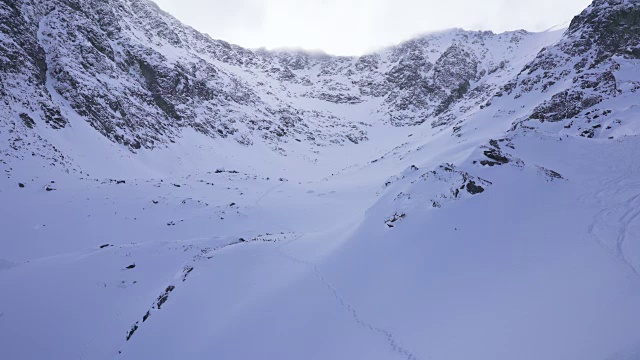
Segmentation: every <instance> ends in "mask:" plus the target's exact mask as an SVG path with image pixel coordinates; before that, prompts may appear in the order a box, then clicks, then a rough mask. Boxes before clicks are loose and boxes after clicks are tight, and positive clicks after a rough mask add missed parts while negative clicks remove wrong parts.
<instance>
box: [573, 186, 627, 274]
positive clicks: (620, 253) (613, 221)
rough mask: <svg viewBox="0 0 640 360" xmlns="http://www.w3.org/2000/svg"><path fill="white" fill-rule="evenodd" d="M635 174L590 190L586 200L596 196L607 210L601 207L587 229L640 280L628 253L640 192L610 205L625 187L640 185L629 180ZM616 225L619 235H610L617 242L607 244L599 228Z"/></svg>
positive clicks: (593, 237) (599, 243)
mask: <svg viewBox="0 0 640 360" xmlns="http://www.w3.org/2000/svg"><path fill="white" fill-rule="evenodd" d="M632 178H633V177H632V176H631V175H629V174H625V175H623V176H620V177H617V178H615V179H613V180H609V181H603V182H602V183H601V185H603V186H604V188H603V189H600V190H598V191H596V192H593V193H590V194H588V195H586V196H584V197H582V199H581V200H582V201H583V202H586V200H587V199H590V198H595V199H596V200H597V202H598V204H599V205H600V206H603V207H604V209H602V210H600V211H599V212H598V213H596V215H595V216H594V217H593V220H592V221H591V224H590V225H589V227H588V229H587V232H588V234H589V236H590V237H591V238H592V239H593V240H594V241H595V242H596V243H597V244H598V245H599V246H601V247H602V248H604V249H605V250H607V251H608V252H610V253H613V255H614V256H616V257H617V258H618V259H619V260H620V261H621V262H622V263H624V265H625V266H626V267H628V268H629V269H630V270H631V271H632V272H633V274H634V275H635V277H636V278H637V279H638V280H640V270H639V269H638V267H637V266H636V265H635V264H634V263H633V261H632V260H631V259H630V258H629V256H628V255H627V254H626V253H625V250H624V245H625V242H626V241H627V240H628V237H629V229H630V227H631V226H632V225H633V224H635V223H636V221H637V220H638V218H640V193H636V194H635V195H632V196H630V197H627V198H626V199H625V200H623V201H621V202H616V203H615V204H613V205H607V204H608V203H610V202H611V200H609V199H612V198H615V197H616V196H617V195H619V194H620V193H621V192H622V190H627V189H633V188H640V182H632V183H629V181H628V180H629V179H632ZM607 225H608V226H612V225H613V226H615V228H616V232H617V234H615V235H613V236H607V238H611V239H613V240H614V241H615V243H612V244H609V243H607V242H606V241H605V240H604V239H603V238H602V237H601V236H600V235H598V232H599V231H602V232H606V231H607V229H606V227H607Z"/></svg>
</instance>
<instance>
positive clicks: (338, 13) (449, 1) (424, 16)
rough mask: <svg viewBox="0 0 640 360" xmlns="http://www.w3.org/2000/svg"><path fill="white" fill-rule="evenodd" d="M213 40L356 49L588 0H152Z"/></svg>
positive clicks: (537, 22) (537, 21)
mask: <svg viewBox="0 0 640 360" xmlns="http://www.w3.org/2000/svg"><path fill="white" fill-rule="evenodd" d="M154 1H155V2H156V3H157V4H158V5H160V7H161V8H162V9H164V10H166V11H167V12H169V13H171V14H172V15H174V16H176V17H177V18H178V19H180V20H181V21H182V22H184V23H186V24H188V25H190V26H192V27H194V28H196V29H197V30H199V31H201V32H205V33H208V34H209V35H211V37H213V38H215V39H222V40H226V41H228V42H231V43H234V44H238V45H242V46H244V47H249V48H258V47H267V48H269V49H272V48H280V47H301V48H305V49H309V50H323V51H325V52H328V53H331V54H337V55H360V54H363V53H365V52H368V51H372V50H375V49H378V48H380V47H383V46H387V45H392V44H396V43H398V42H400V41H403V40H407V39H410V38H411V37H413V36H415V35H418V34H420V33H424V32H429V31H434V30H442V29H449V28H453V27H461V28H464V29H468V30H493V31H495V32H502V31H506V30H516V29H526V30H530V31H544V30H546V29H548V28H550V27H552V26H555V25H558V24H561V23H564V22H565V21H568V20H571V18H572V17H573V16H574V15H576V14H578V13H580V12H581V11H582V10H583V9H584V8H585V7H587V5H589V3H590V2H591V0H154Z"/></svg>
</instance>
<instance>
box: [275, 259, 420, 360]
mask: <svg viewBox="0 0 640 360" xmlns="http://www.w3.org/2000/svg"><path fill="white" fill-rule="evenodd" d="M277 251H278V253H279V254H280V255H282V256H283V257H284V258H286V259H288V260H290V261H292V262H295V263H298V264H301V265H304V266H308V267H310V268H311V269H312V270H313V272H314V275H315V276H316V277H317V278H318V279H319V280H320V282H322V284H323V285H324V286H325V287H326V288H327V289H328V290H329V292H331V294H332V295H333V297H334V298H335V299H336V300H337V302H338V303H339V304H340V306H341V307H342V308H344V309H345V310H346V311H347V312H348V313H349V314H350V315H351V317H352V318H353V320H354V321H355V322H356V323H357V324H358V325H359V326H361V327H363V328H365V329H366V330H369V331H372V332H375V333H377V334H379V335H382V336H383V337H384V338H385V340H386V341H387V343H388V344H389V346H390V347H391V349H392V350H393V351H394V352H395V353H397V354H398V355H400V356H402V358H404V359H407V360H419V359H420V358H419V357H418V356H416V355H415V354H414V353H412V352H411V351H410V350H409V349H407V348H405V347H404V346H402V345H400V342H399V341H398V340H397V338H396V337H395V335H393V333H391V332H390V331H388V330H386V329H383V328H381V327H379V326H376V325H373V324H372V323H370V322H368V321H366V320H365V319H363V318H362V316H360V314H359V313H358V311H357V310H356V309H355V308H354V307H353V306H351V304H349V303H348V302H347V301H346V300H345V298H344V297H342V296H341V295H340V293H339V292H338V290H337V289H336V288H335V287H334V286H333V285H331V283H330V282H329V280H327V278H326V277H325V276H324V274H322V272H321V271H320V269H319V268H318V266H317V265H316V264H314V263H312V262H309V261H305V260H300V259H298V258H295V257H293V256H291V255H289V254H286V253H285V252H283V251H282V250H281V248H278V249H277Z"/></svg>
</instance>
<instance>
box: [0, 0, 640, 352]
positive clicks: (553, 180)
mask: <svg viewBox="0 0 640 360" xmlns="http://www.w3.org/2000/svg"><path fill="white" fill-rule="evenodd" d="M603 4H611V6H613V5H616V6H632V5H633V6H635V5H634V4H636V3H635V2H620V1H616V0H610V1H608V2H605V1H604V0H598V1H596V2H595V3H594V5H593V6H592V7H590V8H589V9H587V10H586V11H585V13H583V15H584V16H583V17H588V15H590V14H593V13H598V9H600V10H602V8H601V7H602V6H604V5H603ZM599 7H600V8H599ZM577 23H579V22H578V21H576V22H575V24H577ZM572 26H574V25H573V24H572ZM575 26H578V25H575ZM581 29H582V28H581ZM579 30H580V29H579ZM583 30H584V29H583ZM453 33H454V35H450V34H449V33H445V34H441V35H437V36H440V37H443V38H446V39H445V40H441V41H442V42H443V43H438V45H437V46H435V45H433V44H431V45H424V46H425V47H424V49H427V50H424V52H425V53H428V49H430V47H429V46H435V47H436V49H435V50H434V53H438V52H440V51H445V49H447V48H448V47H449V45H448V44H449V41H452V40H451V39H450V38H448V37H449V36H454V37H457V36H463V37H464V33H460V32H459V31H457V30H456V31H454V32H453ZM581 33H586V32H584V31H583V32H577V31H575V28H574V29H573V31H571V32H569V35H567V34H565V35H564V36H563V37H562V39H560V37H561V35H562V34H560V33H545V34H537V35H535V34H530V38H531V39H538V40H535V41H534V40H531V43H529V44H528V45H526V46H524V47H523V48H522V49H521V51H522V52H521V57H519V58H514V59H512V61H510V62H509V64H511V65H504V66H505V67H506V69H507V70H505V72H503V73H500V72H497V73H495V74H498V75H495V77H492V78H484V79H483V80H482V81H483V82H484V84H485V85H486V87H483V88H484V89H485V90H487V89H489V90H487V93H486V94H480V95H478V94H477V93H474V92H473V90H472V91H470V93H467V94H465V95H464V96H463V97H462V98H460V99H456V101H454V102H453V103H451V107H450V108H449V109H448V110H447V111H446V112H445V113H444V115H443V116H444V117H443V116H435V115H429V114H427V113H429V112H430V111H431V110H432V109H431V105H429V104H427V105H426V106H425V107H424V108H422V109H418V110H416V109H413V110H415V113H418V114H421V115H420V116H423V115H424V116H426V119H427V120H428V121H424V122H422V125H417V126H394V125H399V124H398V123H395V124H394V121H379V118H378V114H379V113H378V110H380V109H382V110H381V111H383V112H384V111H387V110H389V109H390V108H389V107H387V106H389V102H388V101H387V99H388V98H385V99H380V98H377V97H371V98H366V101H363V102H359V103H335V102H330V101H325V100H321V99H319V98H315V97H313V96H311V97H302V96H300V97H296V96H292V97H291V98H286V99H285V100H286V101H290V102H291V103H292V104H294V105H295V106H296V107H299V108H306V109H316V110H319V111H322V112H324V113H330V114H337V115H339V117H340V118H344V119H347V120H348V121H349V122H352V123H357V124H361V126H365V127H366V131H367V137H368V141H364V142H359V143H358V144H356V143H352V142H341V143H333V145H327V146H320V145H318V144H315V143H313V142H311V141H295V140H294V139H289V140H290V141H282V142H279V143H277V147H278V150H277V151H274V144H273V143H271V142H269V141H262V140H263V139H261V138H259V137H257V136H256V137H255V140H256V141H255V142H254V143H253V145H251V146H247V145H246V144H242V143H239V142H236V141H232V140H231V139H225V138H222V137H217V138H212V137H210V136H207V135H205V134H203V133H201V132H197V131H195V130H194V129H192V128H189V127H186V128H181V129H179V131H180V133H179V135H176V137H175V143H171V141H167V142H168V143H169V145H168V146H167V147H166V148H164V147H160V148H155V149H145V148H141V149H139V150H138V151H137V152H136V153H133V152H132V151H131V149H130V148H128V147H127V146H125V145H124V144H116V143H115V142H112V141H110V140H109V139H108V138H107V137H105V136H103V135H104V134H101V133H100V132H99V131H98V130H96V129H95V128H94V127H92V126H90V124H89V122H87V121H86V120H85V119H84V118H82V117H80V116H79V115H78V114H75V115H74V110H73V109H72V108H71V107H69V106H68V104H67V105H65V104H66V102H65V101H66V100H64V99H60V98H56V96H60V95H59V94H57V92H56V91H55V90H51V96H52V97H53V101H54V102H55V103H57V104H59V106H60V108H61V112H62V113H65V114H67V115H68V122H69V123H68V124H67V125H66V126H64V127H63V128H59V129H54V128H51V127H47V126H45V125H44V124H43V123H42V122H38V123H37V125H35V126H34V127H33V128H28V127H25V124H28V122H27V121H25V122H24V123H23V121H13V122H11V121H6V122H4V123H1V124H0V125H2V127H1V128H0V130H2V131H0V137H1V139H0V140H2V141H3V144H8V146H3V147H2V148H1V150H2V152H0V154H2V157H1V158H0V171H2V173H3V175H4V176H3V177H2V178H1V179H0V212H1V213H0V229H1V230H0V234H2V239H1V241H0V289H1V296H0V358H1V359H42V358H60V359H145V358H159V359H175V358H189V359H212V358H214V359H251V358H267V359H433V360H440V359H442V360H463V359H464V360H466V359H470V358H473V359H504V360H507V359H522V360H528V359H531V360H534V359H536V360H537V359H549V360H553V359H558V360H560V359H562V360H566V359H581V360H582V359H584V360H637V359H640V162H639V161H638V159H637V154H639V153H640V138H639V137H638V135H639V134H640V126H639V125H638V117H639V116H640V107H639V106H638V93H637V90H638V89H639V88H640V87H639V86H638V84H639V81H640V79H639V78H638V75H637V74H638V73H639V72H638V71H639V70H640V60H639V59H638V58H633V57H630V56H628V55H625V54H615V53H611V54H610V55H611V56H610V58H608V59H606V60H604V61H602V62H597V63H596V64H593V67H592V68H589V69H588V71H587V70H584V71H587V72H588V74H586V75H588V76H597V75H600V74H605V75H606V76H605V78H604V80H602V81H601V82H600V83H601V84H605V85H607V84H608V85H610V83H611V81H613V84H614V85H615V91H611V89H610V88H609V87H606V89H602V88H601V87H599V86H596V87H595V88H593V87H584V88H582V87H580V85H581V84H584V82H582V81H583V80H584V77H582V78H580V76H581V74H582V71H583V70H582V68H580V67H579V66H577V65H576V64H574V62H576V61H578V60H575V61H574V60H572V59H573V58H570V59H569V60H566V58H565V57H564V55H563V54H564V52H566V51H570V50H567V49H571V47H570V45H571V44H573V43H574V41H577V40H575V39H574V38H572V37H571V36H579V35H580V34H581ZM455 34H457V35H455ZM571 34H573V35H571ZM576 34H577V35H576ZM633 39H636V40H637V36H636V37H635V38H633ZM596 40H598V39H596ZM438 41H440V40H438ZM416 42H417V43H418V45H419V46H418V45H415V43H414V45H415V46H418V47H417V48H418V49H423V48H422V47H420V46H423V45H420V44H419V43H420V41H416ZM543 43H544V46H546V49H545V50H543V51H539V50H540V48H541V46H543V45H542V44H543ZM414 45H411V46H409V48H412V46H414ZM469 46H470V47H473V46H472V45H469ZM630 46H631V45H629V44H625V49H624V50H625V51H629V52H630V53H632V52H633V50H632V49H631V48H630ZM498 48H499V47H496V48H492V49H493V50H496V49H498ZM629 49H631V50H629ZM390 51H391V50H390ZM496 51H497V50H496ZM590 51H592V49H589V50H588V51H587V52H586V53H581V54H582V55H581V56H584V57H585V59H587V60H588V61H587V60H585V61H586V62H587V63H588V62H589V61H591V60H592V59H593V57H590V56H589V55H590V54H591V53H590ZM593 51H595V50H593ZM550 54H551V55H550ZM584 54H586V55H584ZM556 55H557V56H556ZM280 56H283V57H286V56H287V55H286V54H284V55H280ZM486 56H487V57H489V58H491V57H492V56H496V58H503V57H504V56H508V52H507V51H505V53H502V54H500V55H496V54H495V53H491V54H488V55H486ZM553 56H556V57H553ZM550 57H551V60H553V61H551V60H549V59H550ZM558 59H559V60H558ZM349 61H351V60H349ZM354 61H355V60H354ZM527 64H529V65H527ZM614 65H615V66H614ZM521 66H527V67H526V68H525V70H522V71H520V69H519V67H521ZM583 66H586V65H583ZM303 71H307V70H303ZM609 72H610V73H611V76H613V80H611V79H610V77H609V76H608V73H609ZM594 74H595V75H594ZM423 75H424V74H423ZM586 75H585V76H586ZM335 76H336V77H335V79H334V81H338V80H340V79H342V80H344V79H345V78H342V77H340V76H338V75H335ZM429 76H430V75H429ZM588 76H587V78H588ZM554 77H556V78H554ZM270 81H271V80H270ZM551 82H553V84H551ZM505 84H506V85H505ZM480 85H481V84H480ZM480 85H479V84H477V83H475V82H473V81H472V82H471V84H470V86H471V88H472V89H473V88H476V87H478V86H480ZM292 86H293V85H292ZM316 86H318V87H319V89H322V87H321V86H320V85H318V84H316ZM394 89H395V88H391V90H390V91H395V90H397V89H395V90H394ZM565 91H574V92H575V91H578V92H579V91H582V92H583V94H582V95H580V97H578V100H577V103H578V104H579V105H580V106H577V105H576V106H574V105H575V104H574V100H571V99H573V98H571V96H568V95H566V94H565V96H564V97H563V99H565V100H566V101H564V102H560V101H559V100H558V98H559V97H558V96H557V94H564V92H565ZM497 92H499V94H498V93H497ZM285 93H286V92H282V93H281V95H283V96H284V94H285ZM585 94H586V95H585ZM396 95H397V96H398V97H396V99H402V98H404V96H406V95H407V94H406V93H404V94H399V95H398V94H396ZM385 96H389V95H385ZM596 96H599V97H600V98H599V102H598V103H595V104H594V103H593V102H586V103H585V101H583V100H585V99H586V98H594V97H596ZM60 104H61V105H60ZM585 104H586V105H588V106H586V105H585ZM583 106H584V108H583ZM576 107H577V108H576ZM13 110H15V109H12V111H13ZM396 110H397V109H396ZM543 110H544V111H543ZM16 111H17V110H16ZM20 111H22V110H20ZM25 111H26V110H25ZM394 111H395V110H394ZM402 111H404V110H402ZM574 112H575V114H573V113H574ZM401 113H402V112H401ZM559 113H562V115H563V116H564V117H566V118H562V119H556V120H548V121H545V120H544V119H542V120H541V119H539V118H536V117H535V116H534V115H533V114H538V115H540V114H542V115H544V117H546V118H547V119H549V118H551V117H559V115H558V114H559ZM569 113H571V115H570V116H569V115H567V114H569ZM560 117H562V116H560ZM33 118H36V116H35V115H34V116H33ZM397 119H404V120H406V118H403V117H402V116H400V117H397V118H396V120H397ZM23 120H24V119H23ZM363 124H364V125H363ZM134 130H135V129H134ZM174 130H175V129H174ZM172 131H173V130H172ZM176 131H177V130H176ZM174 135H175V134H174Z"/></svg>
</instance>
